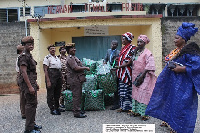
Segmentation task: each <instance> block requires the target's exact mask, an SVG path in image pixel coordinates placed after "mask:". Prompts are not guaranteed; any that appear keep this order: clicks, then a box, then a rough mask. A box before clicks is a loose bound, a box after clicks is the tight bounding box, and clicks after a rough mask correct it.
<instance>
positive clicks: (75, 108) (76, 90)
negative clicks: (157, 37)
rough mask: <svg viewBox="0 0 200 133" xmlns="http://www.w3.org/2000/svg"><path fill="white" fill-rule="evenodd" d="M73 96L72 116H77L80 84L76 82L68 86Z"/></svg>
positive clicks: (79, 101)
mask: <svg viewBox="0 0 200 133" xmlns="http://www.w3.org/2000/svg"><path fill="white" fill-rule="evenodd" d="M70 89H71V91H72V94H73V114H74V115H79V114H80V112H81V98H82V84H81V83H80V82H77V83H76V84H72V85H70Z"/></svg>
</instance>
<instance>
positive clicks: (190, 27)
mask: <svg viewBox="0 0 200 133" xmlns="http://www.w3.org/2000/svg"><path fill="white" fill-rule="evenodd" d="M197 31H198V28H195V24H193V23H187V22H183V23H182V26H180V27H179V28H178V30H177V33H176V35H179V36H181V37H182V38H183V39H184V40H185V41H186V42H187V41H188V40H190V37H191V36H194V34H195V33H196V32H197Z"/></svg>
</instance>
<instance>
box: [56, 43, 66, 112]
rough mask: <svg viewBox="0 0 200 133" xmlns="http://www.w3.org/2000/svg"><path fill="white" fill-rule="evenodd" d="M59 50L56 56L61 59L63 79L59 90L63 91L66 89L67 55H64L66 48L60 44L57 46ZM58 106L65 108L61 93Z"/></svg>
mask: <svg viewBox="0 0 200 133" xmlns="http://www.w3.org/2000/svg"><path fill="white" fill-rule="evenodd" d="M59 52H60V55H58V58H60V61H61V67H62V68H61V72H62V79H63V83H62V89H61V92H63V91H64V90H66V81H67V79H66V77H67V76H66V71H67V69H66V62H67V56H66V48H65V46H61V47H60V48H59ZM60 107H61V108H65V105H64V96H63V95H62V94H61V95H60Z"/></svg>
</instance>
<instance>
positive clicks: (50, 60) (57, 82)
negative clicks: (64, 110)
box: [43, 44, 62, 115]
mask: <svg viewBox="0 0 200 133" xmlns="http://www.w3.org/2000/svg"><path fill="white" fill-rule="evenodd" d="M47 49H48V51H49V54H48V55H47V56H45V58H44V60H43V69H44V73H45V82H46V88H47V104H48V106H49V108H50V113H51V114H52V115H61V113H60V110H59V98H60V92H61V88H62V74H61V62H60V59H59V58H58V57H57V56H56V55H55V52H56V48H55V46H54V45H53V44H52V45H50V46H48V47H47Z"/></svg>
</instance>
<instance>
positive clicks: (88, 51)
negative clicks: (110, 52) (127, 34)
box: [72, 36, 122, 61]
mask: <svg viewBox="0 0 200 133" xmlns="http://www.w3.org/2000/svg"><path fill="white" fill-rule="evenodd" d="M112 40H117V41H118V47H117V49H118V50H120V49H121V46H122V43H121V36H87V37H73V38H72V42H73V43H75V46H76V56H77V57H78V58H79V59H83V58H87V59H92V60H95V61H97V60H101V59H103V58H104V57H105V55H106V52H107V49H110V48H111V41H112Z"/></svg>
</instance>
